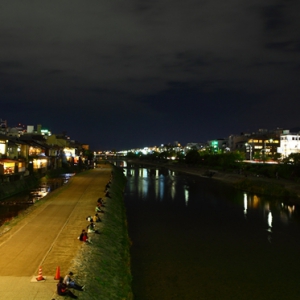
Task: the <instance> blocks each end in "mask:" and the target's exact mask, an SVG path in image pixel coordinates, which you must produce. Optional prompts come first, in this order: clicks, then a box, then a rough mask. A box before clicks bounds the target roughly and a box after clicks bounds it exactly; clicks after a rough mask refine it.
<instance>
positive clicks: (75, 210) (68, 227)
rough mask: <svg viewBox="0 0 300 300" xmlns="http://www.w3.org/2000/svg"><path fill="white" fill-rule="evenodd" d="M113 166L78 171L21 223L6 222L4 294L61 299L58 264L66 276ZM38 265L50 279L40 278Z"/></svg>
mask: <svg viewBox="0 0 300 300" xmlns="http://www.w3.org/2000/svg"><path fill="white" fill-rule="evenodd" d="M111 170H112V169H111V167H110V166H109V165H105V166H104V167H103V168H97V169H94V170H90V171H87V172H85V173H81V174H79V175H76V176H74V177H73V178H72V180H71V181H70V182H69V183H68V184H67V185H65V186H63V187H61V188H60V189H58V190H55V191H54V192H53V193H50V194H49V195H48V196H47V197H46V198H44V199H42V200H41V201H42V202H41V203H39V204H37V205H36V207H34V208H33V209H32V211H31V212H30V213H29V214H28V215H27V216H26V217H24V218H22V219H20V220H19V221H18V222H17V224H15V225H11V228H9V227H10V225H5V226H3V227H5V228H9V230H8V231H7V232H6V233H4V234H2V235H1V236H0V295H1V297H0V298H1V299H14V300H51V299H58V297H57V295H56V284H57V282H58V280H54V277H55V275H56V270H57V267H58V266H59V267H60V273H61V276H64V275H65V274H66V273H67V272H69V271H70V268H71V267H72V259H73V258H74V256H75V255H76V253H77V251H78V250H79V249H80V247H82V246H84V245H82V243H81V242H80V241H78V239H77V237H78V236H79V234H80V232H81V230H82V229H83V228H86V226H87V221H86V217H87V216H88V215H93V214H94V212H95V206H96V204H97V199H98V198H99V197H103V196H104V189H105V185H106V183H107V182H108V180H109V179H110V174H111ZM104 217H105V216H104ZM12 223H13V222H12ZM102 226H103V225H102ZM2 230H3V228H2ZM40 267H41V270H42V275H43V277H44V278H46V280H43V281H37V280H36V278H37V277H38V274H39V268H40Z"/></svg>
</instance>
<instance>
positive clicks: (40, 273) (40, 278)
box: [36, 267, 45, 281]
mask: <svg viewBox="0 0 300 300" xmlns="http://www.w3.org/2000/svg"><path fill="white" fill-rule="evenodd" d="M36 280H37V281H41V280H45V278H44V277H43V272H42V267H40V268H39V275H38V277H37V278H36Z"/></svg>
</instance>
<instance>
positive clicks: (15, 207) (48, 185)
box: [0, 173, 73, 226]
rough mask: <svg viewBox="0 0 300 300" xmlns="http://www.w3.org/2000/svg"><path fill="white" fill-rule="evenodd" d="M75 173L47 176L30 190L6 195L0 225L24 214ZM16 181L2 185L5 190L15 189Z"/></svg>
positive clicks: (1, 201) (0, 206)
mask: <svg viewBox="0 0 300 300" xmlns="http://www.w3.org/2000/svg"><path fill="white" fill-rule="evenodd" d="M72 176H73V174H69V173H68V174H62V175H61V176H60V177H57V178H51V179H46V178H45V177H43V178H41V179H40V180H36V183H35V184H34V183H32V187H31V188H30V189H29V190H28V191H23V192H20V193H17V194H16V195H14V196H11V197H5V198H4V199H1V200H0V226H2V225H3V224H4V223H6V222H9V221H10V220H11V219H13V218H15V217H16V216H18V215H19V214H22V213H24V212H25V211H26V209H28V208H29V207H30V206H31V205H32V204H34V203H35V202H36V201H39V200H40V199H42V198H44V197H45V196H46V195H47V194H49V193H51V192H52V191H54V190H55V189H57V188H59V187H61V186H62V185H64V184H65V183H67V182H68V181H69V179H70V178H71V177H72ZM14 183H15V184H17V185H18V182H13V183H12V184H11V185H10V186H8V187H6V186H2V189H3V190H12V189H14ZM34 186H35V187H34Z"/></svg>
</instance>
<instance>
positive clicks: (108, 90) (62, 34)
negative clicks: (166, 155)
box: [0, 0, 300, 148]
mask: <svg viewBox="0 0 300 300" xmlns="http://www.w3.org/2000/svg"><path fill="white" fill-rule="evenodd" d="M299 11H300V3H299V2H298V1H296V0H289V1H274V0H272V1H267V0H263V1H258V0H254V1H250V2H249V1H240V0H230V1H225V2H224V1H221V0H215V1H205V0H204V1H196V0H187V1H178V0H175V1H174V0H173V1H170V0H163V1H147V0H144V1H141V0H130V1H125V2H124V1H119V0H112V1H109V2H99V1H96V0H90V1H88V2H86V1H85V2H82V1H79V0H74V1H62V2H61V1H60V2H59V1H51V2H43V3H42V2H39V1H34V2H30V3H28V2H26V3H25V2H24V1H21V0H15V1H7V2H6V3H5V5H3V4H2V5H1V7H0V39H1V47H0V80H1V83H0V98H1V105H2V103H6V104H5V105H4V106H3V108H2V109H1V115H0V117H1V118H2V119H7V120H8V123H9V125H11V126H12V125H13V124H14V123H16V122H19V120H22V122H23V123H27V124H29V123H31V124H39V123H41V124H44V123H45V124H47V126H50V127H52V131H62V130H66V131H67V132H68V133H69V135H71V137H72V136H74V138H77V139H79V140H80V139H84V140H85V142H90V144H91V145H92V146H93V147H95V148H96V147H104V146H105V147H108V148H126V147H133V146H149V145H151V144H158V143H163V142H170V141H173V140H179V141H181V142H182V143H184V142H188V141H190V140H194V141H197V140H199V141H204V140H205V139H209V138H214V137H215V136H218V137H220V136H222V135H224V136H226V135H229V134H231V133H234V131H236V132H240V131H245V130H247V129H251V130H254V129H255V128H256V129H257V128H261V127H267V128H270V127H274V126H279V127H290V126H293V127H294V126H298V117H297V114H296V111H298V110H299V92H300V85H299V75H300V74H299V71H300V70H299V65H300V57H299V49H300V46H299V44H300V43H299V28H300V19H299V17H298V12H299ZM7 103H9V104H10V106H9V105H7ZM291 107H294V109H293V110H292V111H291ZM16 109H17V111H16ZM211 116H213V117H211ZM212 119H213V120H212ZM51 121H53V122H51ZM191 128H192V129H191Z"/></svg>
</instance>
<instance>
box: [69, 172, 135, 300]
mask: <svg viewBox="0 0 300 300" xmlns="http://www.w3.org/2000/svg"><path fill="white" fill-rule="evenodd" d="M113 170H114V171H113V172H114V173H113V179H112V184H111V187H110V190H109V192H110V195H111V197H110V198H107V197H106V198H104V201H105V202H106V205H105V216H103V218H102V219H103V221H102V222H103V229H102V232H101V234H99V235H97V234H94V235H93V236H92V242H93V244H92V245H89V244H85V245H83V247H82V248H81V249H80V251H79V254H78V255H77V256H76V257H75V259H74V261H73V268H72V270H75V272H74V273H75V274H78V276H79V277H78V281H80V282H82V283H84V284H86V291H85V292H84V293H81V294H80V299H83V300H84V299H89V300H91V299H109V300H114V299H115V300H131V299H133V296H132V290H131V271H130V252H129V251H130V240H129V237H128V232H127V221H126V212H125V206H124V202H123V191H124V188H125V184H126V178H125V176H124V174H123V173H122V171H121V170H120V169H117V168H114V169H113Z"/></svg>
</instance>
